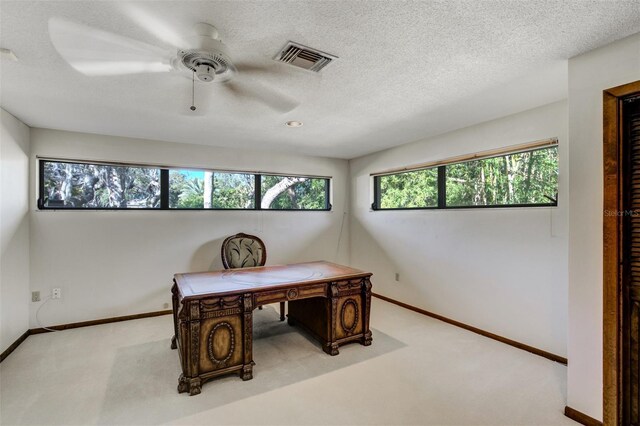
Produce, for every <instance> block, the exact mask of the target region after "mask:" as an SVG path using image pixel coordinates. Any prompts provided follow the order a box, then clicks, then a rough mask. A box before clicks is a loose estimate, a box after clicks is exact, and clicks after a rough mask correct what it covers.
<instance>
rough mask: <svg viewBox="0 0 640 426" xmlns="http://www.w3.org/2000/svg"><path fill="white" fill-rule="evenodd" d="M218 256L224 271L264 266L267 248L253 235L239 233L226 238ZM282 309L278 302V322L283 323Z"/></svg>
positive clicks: (281, 303) (260, 307)
mask: <svg viewBox="0 0 640 426" xmlns="http://www.w3.org/2000/svg"><path fill="white" fill-rule="evenodd" d="M220 254H221V256H222V265H223V266H224V269H236V268H251V267H254V266H264V264H265V263H266V262H267V248H266V247H265V245H264V242H262V240H261V239H260V238H258V237H256V236H255V235H249V234H243V233H239V234H236V235H232V236H230V237H228V238H226V239H225V240H224V242H223V243H222V249H221V253H220ZM258 309H262V306H258ZM284 309H285V306H284V302H280V321H284Z"/></svg>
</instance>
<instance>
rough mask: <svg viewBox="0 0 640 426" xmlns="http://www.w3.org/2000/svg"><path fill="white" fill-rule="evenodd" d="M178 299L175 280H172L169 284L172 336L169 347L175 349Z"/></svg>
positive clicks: (176, 346)
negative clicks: (171, 283)
mask: <svg viewBox="0 0 640 426" xmlns="http://www.w3.org/2000/svg"><path fill="white" fill-rule="evenodd" d="M179 303H180V302H179V300H178V286H177V285H176V281H175V280H173V285H172V286H171V307H172V308H173V309H172V310H173V337H172V338H171V349H177V348H178V345H177V344H176V338H177V336H178V308H179V307H180V306H179Z"/></svg>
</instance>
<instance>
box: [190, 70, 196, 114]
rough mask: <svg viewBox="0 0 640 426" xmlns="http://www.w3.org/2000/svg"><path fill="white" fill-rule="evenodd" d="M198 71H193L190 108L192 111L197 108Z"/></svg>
mask: <svg viewBox="0 0 640 426" xmlns="http://www.w3.org/2000/svg"><path fill="white" fill-rule="evenodd" d="M195 98H196V72H195V71H193V72H192V73H191V107H190V108H189V109H190V110H191V111H195V110H196V106H195V103H196V100H195Z"/></svg>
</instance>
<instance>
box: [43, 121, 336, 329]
mask: <svg viewBox="0 0 640 426" xmlns="http://www.w3.org/2000/svg"><path fill="white" fill-rule="evenodd" d="M31 135H32V146H31V147H32V150H31V152H32V158H31V165H32V178H33V179H35V176H36V175H35V173H36V169H37V162H36V158H35V157H36V156H47V157H56V158H70V159H87V160H111V161H126V162H133V163H135V162H141V163H156V164H163V165H176V166H185V167H211V168H214V169H215V168H218V169H228V170H252V171H268V172H282V173H296V174H312V175H322V176H332V177H333V188H335V191H334V194H333V211H331V212H278V211H227V212H225V211H182V212H180V211H151V212H150V211H130V210H129V211H111V212H109V211H39V210H37V208H36V203H35V201H36V198H37V195H36V192H35V185H32V194H31V202H32V203H31V209H32V211H33V213H32V215H31V217H32V222H31V229H32V233H31V234H32V250H31V255H32V263H31V274H32V275H31V288H32V289H34V290H40V291H42V292H43V293H45V294H49V293H50V291H51V289H52V288H53V287H61V288H62V296H63V297H62V299H60V300H52V301H50V302H49V303H47V305H46V306H44V307H43V308H42V310H41V313H40V320H41V321H42V322H43V323H44V324H45V325H53V324H63V323H69V322H75V321H84V320H90V319H97V318H105V317H114V316H119V315H128V314H135V313H142V312H150V311H157V310H162V309H166V308H165V307H164V304H165V303H168V302H169V301H170V292H169V290H170V287H171V280H172V277H173V274H174V273H176V272H188V271H202V270H209V269H212V268H215V269H221V268H222V263H221V261H220V245H221V243H222V240H223V239H224V238H225V237H227V236H229V235H231V234H235V233H237V232H246V233H254V234H257V235H259V236H260V237H261V238H262V239H263V240H264V241H265V243H266V245H267V254H268V255H267V264H268V265H269V264H271V265H273V264H279V263H285V262H298V261H308V260H321V259H324V260H330V261H338V262H340V263H348V262H349V259H348V252H349V250H348V242H349V241H348V240H349V238H348V232H349V229H348V220H346V219H345V220H344V229H343V230H342V239H341V243H340V247H339V249H338V240H339V238H340V231H341V224H342V221H343V217H345V216H346V213H345V208H346V206H347V200H348V194H347V193H346V192H345V191H344V189H345V188H347V182H346V179H347V174H348V162H347V161H346V160H336V159H329V158H318V157H302V156H296V155H286V154H274V153H269V152H259V151H249V150H234V149H225V148H213V147H208V146H201V145H189V144H175V143H167V142H157V141H148V140H139V139H128V138H117V137H109V136H99V135H92V134H82V133H71V132H62V131H55V130H45V129H32V131H31ZM34 181H35V180H34ZM37 305H39V304H35V303H34V304H32V310H31V327H37V326H38V325H37V324H36V321H35V318H34V312H35V308H36V307H37Z"/></svg>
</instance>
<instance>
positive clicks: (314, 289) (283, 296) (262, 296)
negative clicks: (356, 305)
mask: <svg viewBox="0 0 640 426" xmlns="http://www.w3.org/2000/svg"><path fill="white" fill-rule="evenodd" d="M311 297H327V284H324V283H322V284H315V285H311V286H307V287H300V288H296V287H294V288H283V289H278V290H270V291H264V292H260V293H256V294H255V295H254V298H255V305H256V306H261V305H268V304H269V303H276V302H287V301H291V300H299V299H308V298H311Z"/></svg>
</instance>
